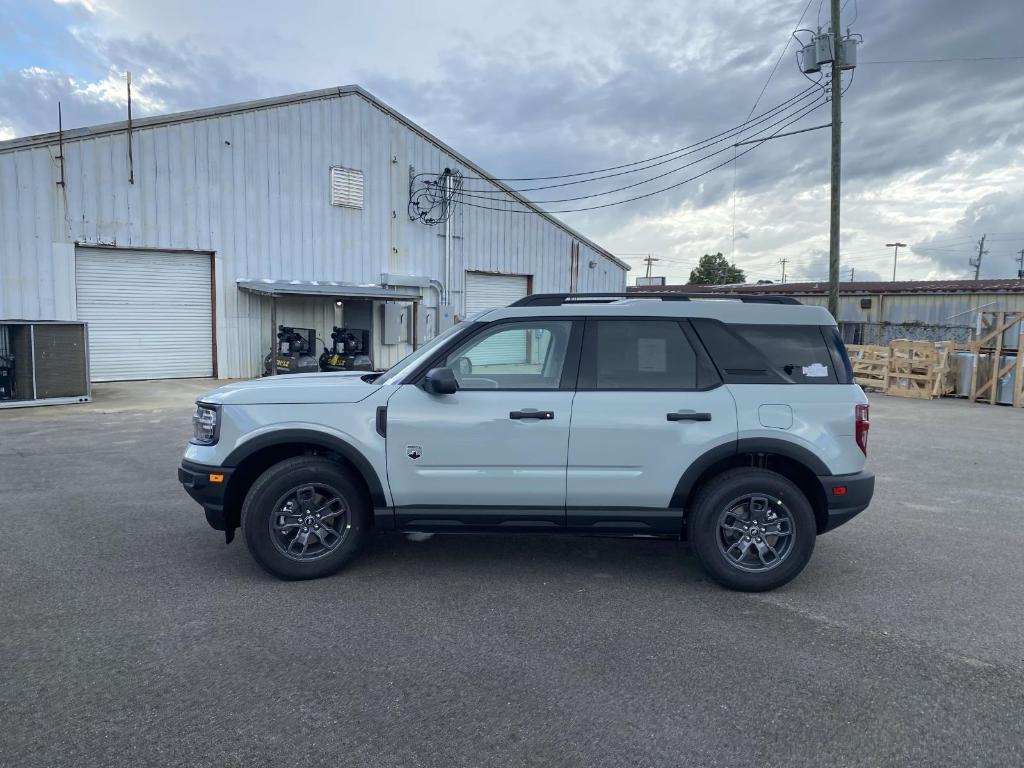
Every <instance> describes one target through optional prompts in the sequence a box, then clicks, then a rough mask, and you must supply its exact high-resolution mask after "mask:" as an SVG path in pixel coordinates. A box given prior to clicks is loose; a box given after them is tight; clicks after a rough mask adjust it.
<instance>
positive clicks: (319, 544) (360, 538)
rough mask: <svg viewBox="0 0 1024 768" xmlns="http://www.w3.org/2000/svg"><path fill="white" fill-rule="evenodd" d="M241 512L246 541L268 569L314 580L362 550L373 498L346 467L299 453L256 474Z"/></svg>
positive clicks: (285, 574) (338, 567) (282, 576)
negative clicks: (352, 478)
mask: <svg viewBox="0 0 1024 768" xmlns="http://www.w3.org/2000/svg"><path fill="white" fill-rule="evenodd" d="M241 517H242V533H243V534H244V536H245V543H246V546H247V547H248V548H249V552H251V553H252V556H253V557H254V558H255V559H256V562H258V563H259V564H260V565H261V566H262V567H263V568H264V569H265V570H267V571H268V572H270V573H272V574H273V575H275V576H278V577H280V578H282V579H315V578H319V577H321V576H329V575H330V574H332V573H335V572H336V571H338V570H339V569H341V568H342V567H343V566H344V565H345V564H346V563H348V562H349V561H350V560H351V559H352V558H353V557H355V555H356V554H357V553H358V552H359V549H360V547H361V546H362V544H363V542H364V539H365V538H366V529H367V523H368V520H369V503H368V502H367V500H366V496H365V494H364V493H363V492H362V489H361V488H360V487H359V485H358V484H356V483H354V482H352V480H351V478H350V476H349V474H348V473H347V472H346V471H345V469H344V468H343V467H341V466H339V465H338V464H336V463H335V462H333V461H329V460H328V459H324V458H319V457H316V456H299V457H296V458H292V459H286V460H285V461H282V462H280V463H278V464H275V465H274V466H272V467H270V469H268V470H267V471H266V472H264V473H263V474H262V475H260V476H259V477H258V478H257V479H256V482H255V483H253V484H252V487H251V488H250V489H249V492H248V494H246V497H245V502H244V503H243V504H242V515H241Z"/></svg>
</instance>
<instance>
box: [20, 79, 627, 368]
mask: <svg viewBox="0 0 1024 768" xmlns="http://www.w3.org/2000/svg"><path fill="white" fill-rule="evenodd" d="M129 150H130V153H129ZM446 168H451V169H453V170H454V171H458V172H461V173H462V174H464V175H465V176H466V177H467V178H470V177H475V178H474V182H473V183H474V185H475V187H476V189H478V190H480V189H487V190H493V192H494V193H497V194H498V195H499V198H500V199H502V200H504V201H505V202H502V203H499V204H495V206H494V207H497V208H501V209H502V210H485V209H483V208H477V207H469V206H464V205H461V204H458V203H456V204H455V206H454V208H453V214H452V216H451V222H450V227H451V231H450V237H447V238H446V237H445V236H444V225H435V226H428V225H426V224H423V223H421V222H420V221H417V220H413V219H411V218H410V216H409V214H408V206H409V199H410V189H411V178H412V175H413V174H415V173H431V174H440V173H441V172H443V171H444V169H446ZM512 211H518V212H512ZM446 243H448V245H447V246H446ZM627 269H628V266H627V265H626V264H624V263H623V262H621V261H620V260H618V259H616V258H615V257H614V256H613V255H612V254H610V253H609V252H608V251H606V250H605V249H603V248H601V247H600V246H598V245H596V244H595V243H593V242H591V241H590V240H588V239H587V238H585V237H584V236H582V235H581V234H579V233H578V232H576V231H574V230H573V229H571V228H569V227H568V226H566V225H565V224H563V223H562V222H560V221H558V220H557V219H555V218H554V217H552V216H550V215H549V214H546V213H544V212H543V211H541V210H540V209H538V208H535V207H534V206H532V205H531V204H530V203H529V202H528V201H526V200H525V199H523V198H520V197H518V196H515V195H514V194H513V193H511V192H510V191H509V190H508V189H507V188H506V187H504V186H503V185H501V184H500V183H499V182H497V181H494V180H493V179H492V178H491V177H490V176H489V175H488V174H487V173H486V172H484V171H483V170H482V169H481V168H479V167H478V166H476V165H475V164H473V163H472V162H470V161H469V160H468V159H466V158H465V157H463V156H462V155H460V154H459V153H457V152H456V151H455V150H453V149H451V148H450V147H448V146H447V145H445V144H444V143H442V142H441V141H440V140H438V139H437V138H435V137H434V136H432V135H431V134H429V133H427V132H426V131H425V130H423V129H422V128H420V127H419V126H417V125H416V124H415V123H413V122H412V121H410V120H408V119H407V118H405V117H403V116H402V115H401V114H399V113H398V112H396V111H395V110H394V109H392V108H391V107H389V106H387V105H386V104H384V103H382V102H381V101H380V100H378V99H377V98H375V97H374V96H372V95H371V94H369V93H367V92H366V91H364V90H363V89H361V88H359V87H358V86H345V87H341V88H329V89H325V90H319V91H311V92H307V93H300V94H295V95H291V96H283V97H280V98H273V99H266V100H261V101H252V102H246V103H242V104H235V105H230V106H224V107H216V108H212V109H204V110H198V111H193V112H184V113H180V114H173V115H166V116H157V117H148V118H144V119H138V120H135V121H133V123H132V124H131V125H130V126H129V124H128V123H127V122H120V123H112V124H108V125H100V126H94V127H89V128H81V129H75V130H68V131H64V132H62V133H51V134H44V135H39V136H31V137H26V138H19V139H14V140H11V141H6V142H0V319H28V320H80V321H85V322H88V324H89V350H90V357H91V371H92V375H91V378H92V379H93V380H96V381H98V380H113V379H145V378H171V377H187V376H211V375H212V376H219V377H221V378H235V377H249V376H256V375H258V374H259V373H260V369H261V365H262V358H263V356H264V355H265V354H266V353H267V352H268V351H269V350H270V348H271V346H272V326H271V322H272V318H273V319H275V320H276V322H278V323H281V324H285V325H293V326H299V327H310V328H314V329H315V330H316V332H317V335H318V336H320V337H321V338H329V334H330V331H331V327H332V326H333V325H349V326H355V327H364V328H370V329H371V332H372V340H373V341H372V357H373V360H374V364H375V366H376V367H380V368H383V367H387V366H389V365H391V364H393V363H394V362H395V361H397V360H398V359H400V358H401V357H403V356H404V355H405V354H407V353H408V352H409V351H411V350H412V348H413V347H414V345H415V344H416V343H418V342H421V341H423V340H425V339H427V338H429V337H430V336H432V335H433V334H434V333H436V332H437V330H438V327H439V325H441V326H443V325H444V324H445V323H446V322H447V320H448V315H449V314H452V313H454V314H457V315H460V316H466V315H467V314H470V313H472V312H474V311H476V310H479V309H480V308H483V307H485V306H493V305H495V304H497V303H507V302H508V301H511V300H513V299H515V298H517V297H519V296H521V295H523V294H525V293H527V292H542V291H570V290H579V291H604V290H616V291H621V290H623V289H624V286H625V271H626V270H627ZM448 273H450V274H451V281H450V282H451V285H450V286H447V288H448V289H449V291H450V293H449V298H448V305H447V307H443V306H442V302H441V295H442V292H443V291H444V290H445V287H446V286H444V285H443V282H444V280H445V276H446V274H448ZM396 303H397V304H399V305H400V306H401V309H400V310H399V311H395V308H394V307H388V308H386V307H385V305H387V304H392V305H393V304H396ZM385 309H388V311H387V313H386V312H385ZM385 314H387V318H388V327H385V323H384V318H385ZM385 332H386V333H385Z"/></svg>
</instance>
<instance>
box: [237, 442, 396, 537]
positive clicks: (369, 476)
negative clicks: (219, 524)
mask: <svg viewBox="0 0 1024 768" xmlns="http://www.w3.org/2000/svg"><path fill="white" fill-rule="evenodd" d="M317 455H319V456H324V457H325V458H329V459H331V460H332V461H335V462H337V463H338V464H341V465H342V466H344V467H346V468H347V469H348V470H349V471H350V472H351V473H352V475H353V477H354V478H355V480H356V481H357V482H359V483H360V484H361V485H362V487H363V490H364V491H365V493H366V497H367V499H369V501H370V504H371V505H372V507H373V508H374V509H380V508H383V507H387V499H386V497H385V495H384V486H383V484H382V483H381V481H380V477H379V476H378V475H377V472H376V470H374V468H373V465H372V464H371V463H370V461H369V459H367V458H366V456H365V455H363V453H362V452H361V451H360V450H359V449H357V448H355V447H354V446H353V445H351V444H350V443H347V442H346V441H344V440H342V439H341V438H338V437H335V436H334V435H330V434H325V433H323V432H318V431H316V430H312V429H283V430H278V431H275V432H273V433H268V434H265V435H260V436H259V437H255V438H253V439H252V440H248V441H246V442H245V443H242V444H241V445H239V446H238V447H237V448H235V449H234V450H233V451H232V452H231V453H230V454H229V455H228V457H227V458H226V459H225V460H224V466H225V467H229V468H232V469H233V470H234V471H233V472H232V473H231V477H230V479H229V481H228V486H227V488H226V489H225V496H224V521H225V525H226V527H227V528H228V529H229V530H230V529H233V528H237V527H238V525H239V519H240V514H241V510H242V502H243V501H245V495H246V493H248V491H249V488H250V487H251V486H252V484H253V482H254V481H255V480H256V478H257V477H259V476H260V475H261V474H263V472H265V471H266V470H267V469H269V468H270V467H271V466H273V465H274V464H277V463H278V462H280V461H283V460H285V459H289V458H292V457H294V456H317ZM374 517H375V515H373V514H371V515H370V519H371V520H373V519H374Z"/></svg>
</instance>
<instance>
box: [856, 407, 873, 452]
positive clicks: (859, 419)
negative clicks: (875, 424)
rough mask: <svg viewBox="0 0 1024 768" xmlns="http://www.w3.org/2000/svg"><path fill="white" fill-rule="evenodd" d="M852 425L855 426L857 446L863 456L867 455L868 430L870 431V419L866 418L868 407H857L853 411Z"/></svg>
mask: <svg viewBox="0 0 1024 768" xmlns="http://www.w3.org/2000/svg"><path fill="white" fill-rule="evenodd" d="M853 418H854V423H855V426H856V432H855V433H854V434H856V435H857V445H859V446H860V449H861V450H862V451H864V455H865V456H867V455H868V430H869V429H871V419H869V418H868V406H867V405H866V404H862V405H857V406H855V407H854V411H853Z"/></svg>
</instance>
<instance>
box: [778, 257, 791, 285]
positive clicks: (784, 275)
mask: <svg viewBox="0 0 1024 768" xmlns="http://www.w3.org/2000/svg"><path fill="white" fill-rule="evenodd" d="M788 261H789V259H779V264H781V265H782V282H783V283H785V282H786V262H788Z"/></svg>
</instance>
